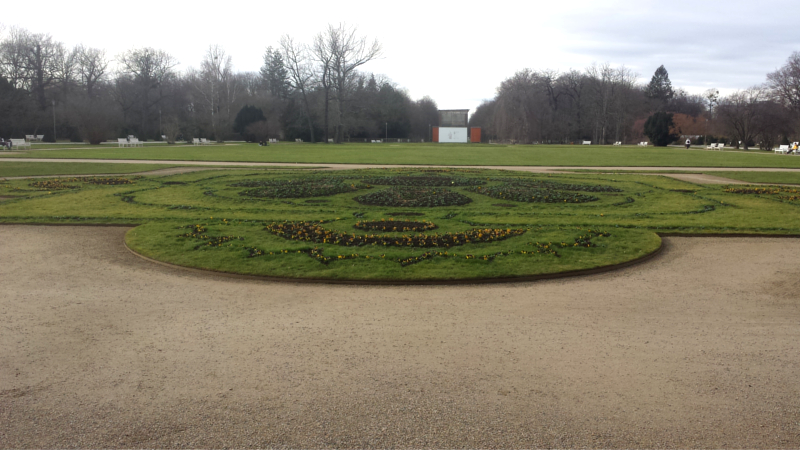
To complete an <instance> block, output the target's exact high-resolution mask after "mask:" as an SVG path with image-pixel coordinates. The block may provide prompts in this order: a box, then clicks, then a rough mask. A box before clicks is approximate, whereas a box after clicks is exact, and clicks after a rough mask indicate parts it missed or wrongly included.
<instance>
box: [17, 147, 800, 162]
mask: <svg viewBox="0 0 800 450" xmlns="http://www.w3.org/2000/svg"><path fill="white" fill-rule="evenodd" d="M8 156H15V157H30V158H92V159H150V160H184V161H238V162H279V163H317V164H325V163H354V164H387V165H388V164H421V165H447V166H463V165H504V166H605V167H609V166H624V167H630V166H648V167H731V168H736V167H785V168H800V158H794V157H788V156H785V155H776V154H774V153H772V152H761V151H758V150H751V151H749V152H743V151H742V152H739V151H724V152H719V151H706V150H700V149H694V150H686V149H683V148H675V147H667V148H654V147H648V148H641V147H635V146H623V147H614V146H568V145H535V146H533V145H491V144H463V145H462V144H391V143H383V144H342V145H325V144H296V143H281V144H276V145H271V146H269V147H259V146H258V145H256V144H229V145H222V146H219V145H210V146H202V147H200V146H181V145H161V146H152V147H143V148H142V147H140V148H116V147H105V146H98V147H94V148H87V149H62V150H54V149H48V150H36V149H34V150H31V151H27V152H25V153H24V154H22V155H8Z"/></svg>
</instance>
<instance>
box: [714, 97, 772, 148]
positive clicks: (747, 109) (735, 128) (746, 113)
mask: <svg viewBox="0 0 800 450" xmlns="http://www.w3.org/2000/svg"><path fill="white" fill-rule="evenodd" d="M764 98H765V91H764V88H763V87H761V86H754V87H751V88H749V89H746V90H744V91H737V92H734V93H733V94H731V95H729V96H728V97H725V98H723V99H722V100H721V101H720V103H719V106H718V107H717V112H718V114H719V117H720V120H721V121H722V123H723V124H724V125H725V126H726V127H727V128H728V130H729V131H730V133H731V134H733V135H734V136H735V137H736V138H737V139H738V140H739V141H741V145H742V146H744V149H745V150H747V149H748V147H749V143H750V142H752V141H753V140H754V139H755V137H756V136H757V135H758V134H759V132H760V129H759V127H760V124H759V120H760V116H759V106H760V103H761V101H762V100H764ZM735 146H736V148H739V144H738V143H735Z"/></svg>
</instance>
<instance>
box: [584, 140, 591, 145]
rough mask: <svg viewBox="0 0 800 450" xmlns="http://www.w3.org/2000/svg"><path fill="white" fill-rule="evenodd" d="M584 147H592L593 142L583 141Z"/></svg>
mask: <svg viewBox="0 0 800 450" xmlns="http://www.w3.org/2000/svg"><path fill="white" fill-rule="evenodd" d="M583 145H592V141H583Z"/></svg>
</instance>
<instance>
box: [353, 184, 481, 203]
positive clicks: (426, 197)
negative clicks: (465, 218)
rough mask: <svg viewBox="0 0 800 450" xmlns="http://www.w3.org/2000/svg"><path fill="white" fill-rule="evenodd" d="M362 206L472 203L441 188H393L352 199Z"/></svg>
mask: <svg viewBox="0 0 800 450" xmlns="http://www.w3.org/2000/svg"><path fill="white" fill-rule="evenodd" d="M354 200H355V201H357V202H358V203H361V204H362V205H372V206H399V207H409V208H413V207H436V206H458V205H466V204H467V203H470V202H471V201H472V199H471V198H469V197H467V196H466V195H463V194H459V193H458V192H452V191H448V190H447V189H443V188H417V187H404V186H403V187H401V186H398V187H393V188H389V189H385V190H383V191H378V192H371V193H369V194H366V195H361V196H358V197H356V198H355V199H354Z"/></svg>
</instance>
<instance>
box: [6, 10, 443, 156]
mask: <svg viewBox="0 0 800 450" xmlns="http://www.w3.org/2000/svg"><path fill="white" fill-rule="evenodd" d="M0 32H1V33H0V136H3V137H6V138H8V137H22V136H23V135H26V134H43V135H44V136H45V140H46V141H53V140H55V139H56V138H58V139H70V140H72V141H76V142H77V141H88V142H90V143H93V144H96V143H99V142H102V141H105V140H107V139H113V138H116V137H119V136H126V135H135V136H137V137H138V138H139V139H144V140H153V139H156V140H158V139H162V137H163V139H165V140H167V141H169V142H175V141H176V140H178V139H191V138H192V137H206V138H210V139H213V140H216V141H218V142H222V141H224V140H233V139H242V138H247V139H249V140H256V141H261V140H265V139H267V138H279V139H288V140H294V139H303V140H304V141H307V142H316V141H322V142H329V141H331V142H342V141H345V140H367V139H378V138H381V137H384V136H386V135H387V134H388V135H389V136H390V137H392V138H400V139H412V140H422V139H425V140H428V139H429V134H430V126H431V125H436V124H437V121H438V114H437V109H438V108H437V105H436V103H435V102H434V101H433V100H432V99H431V98H429V97H424V98H422V99H419V100H412V99H411V98H410V96H409V95H408V93H407V92H406V91H405V90H403V89H402V88H400V87H399V86H398V85H397V84H396V83H394V82H393V81H392V80H391V79H389V78H388V77H386V76H382V75H376V74H373V73H368V72H363V71H361V70H360V68H361V67H362V66H363V65H364V64H366V63H368V62H369V61H372V60H374V59H376V58H379V57H380V56H381V45H380V43H379V42H378V41H377V40H372V41H370V40H368V39H367V38H366V37H363V36H360V35H359V34H358V32H357V29H356V28H355V27H351V26H347V25H344V24H340V25H337V26H333V25H330V26H328V27H327V29H325V30H324V31H322V32H320V33H319V34H317V35H316V36H315V37H314V39H313V41H312V42H308V43H303V42H297V41H295V40H294V39H293V38H292V37H291V36H288V35H285V36H283V37H282V38H281V39H280V42H278V43H277V45H276V46H275V47H268V48H267V49H266V51H265V53H264V56H263V59H264V64H263V66H262V67H261V69H260V70H259V71H258V72H237V71H235V70H234V66H233V60H232V58H231V56H230V55H229V54H227V53H226V52H225V49H224V48H222V47H220V46H218V45H211V46H210V47H209V48H208V50H207V51H206V53H205V55H204V57H203V59H202V61H200V63H199V65H198V66H197V67H196V68H195V67H190V68H189V69H187V70H185V71H183V72H179V71H178V70H176V67H177V65H178V61H177V60H176V59H175V58H174V57H173V56H172V55H170V54H169V53H168V52H166V51H164V50H159V49H153V48H136V49H131V50H128V51H125V52H123V53H122V54H119V55H115V56H113V57H112V56H110V55H108V54H107V53H106V52H105V50H103V49H99V48H91V47H86V46H84V45H77V46H75V47H73V48H68V47H67V46H66V45H64V44H63V43H62V42H59V41H57V40H56V39H54V38H53V37H52V36H50V35H49V34H44V33H32V32H30V31H28V30H26V29H23V28H10V29H8V30H0Z"/></svg>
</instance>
